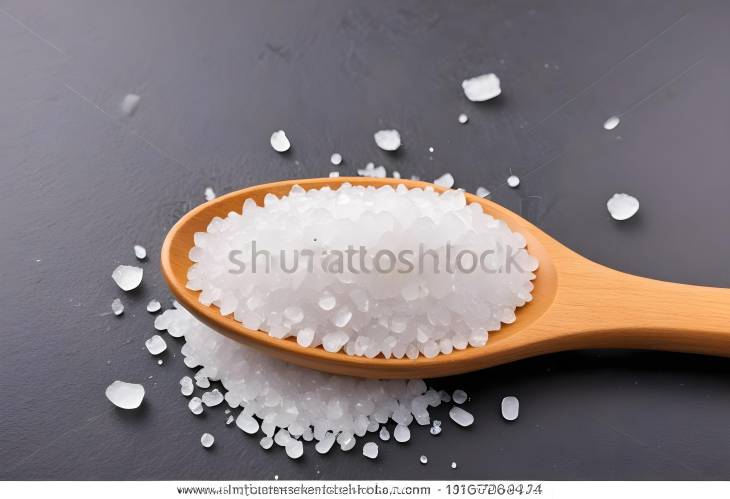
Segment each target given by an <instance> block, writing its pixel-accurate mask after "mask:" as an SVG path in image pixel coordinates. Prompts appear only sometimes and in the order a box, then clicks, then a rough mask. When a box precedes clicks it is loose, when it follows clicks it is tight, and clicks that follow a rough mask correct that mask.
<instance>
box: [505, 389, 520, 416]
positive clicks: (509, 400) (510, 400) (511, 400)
mask: <svg viewBox="0 0 730 499" xmlns="http://www.w3.org/2000/svg"><path fill="white" fill-rule="evenodd" d="M519 413H520V401H519V400H517V397H513V396H511V395H510V396H509V397H505V398H503V399H502V417H503V418H504V419H506V420H507V421H514V420H515V419H517V416H518V415H519Z"/></svg>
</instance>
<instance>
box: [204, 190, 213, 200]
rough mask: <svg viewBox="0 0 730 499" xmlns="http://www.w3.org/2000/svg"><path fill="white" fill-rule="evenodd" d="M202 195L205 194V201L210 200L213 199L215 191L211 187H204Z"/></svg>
mask: <svg viewBox="0 0 730 499" xmlns="http://www.w3.org/2000/svg"><path fill="white" fill-rule="evenodd" d="M203 195H204V196H205V200H206V201H212V200H214V199H215V191H214V190H213V188H212V187H206V188H205V192H203Z"/></svg>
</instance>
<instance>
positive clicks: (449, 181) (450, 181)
mask: <svg viewBox="0 0 730 499" xmlns="http://www.w3.org/2000/svg"><path fill="white" fill-rule="evenodd" d="M433 183H434V184H436V185H438V186H441V187H446V188H447V189H451V188H452V187H453V186H454V176H453V175H451V174H450V173H444V174H443V175H441V176H440V177H439V178H437V179H436V180H434V181H433Z"/></svg>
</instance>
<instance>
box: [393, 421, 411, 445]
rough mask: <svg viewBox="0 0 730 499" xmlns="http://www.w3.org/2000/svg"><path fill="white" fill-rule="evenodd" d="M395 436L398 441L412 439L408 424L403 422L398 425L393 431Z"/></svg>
mask: <svg viewBox="0 0 730 499" xmlns="http://www.w3.org/2000/svg"><path fill="white" fill-rule="evenodd" d="M393 438H395V441H396V442H400V443H403V442H408V441H409V440H410V439H411V430H409V429H408V426H405V425H402V424H399V425H396V427H395V430H394V431H393Z"/></svg>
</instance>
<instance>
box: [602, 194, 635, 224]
mask: <svg viewBox="0 0 730 499" xmlns="http://www.w3.org/2000/svg"><path fill="white" fill-rule="evenodd" d="M606 207H607V208H608V212H609V213H610V214H611V217H613V219H614V220H628V219H629V218H631V217H633V216H634V215H635V214H636V212H637V211H639V200H638V199H636V198H635V197H634V196H630V195H629V194H614V195H613V196H611V199H609V200H608V202H607V203H606Z"/></svg>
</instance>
